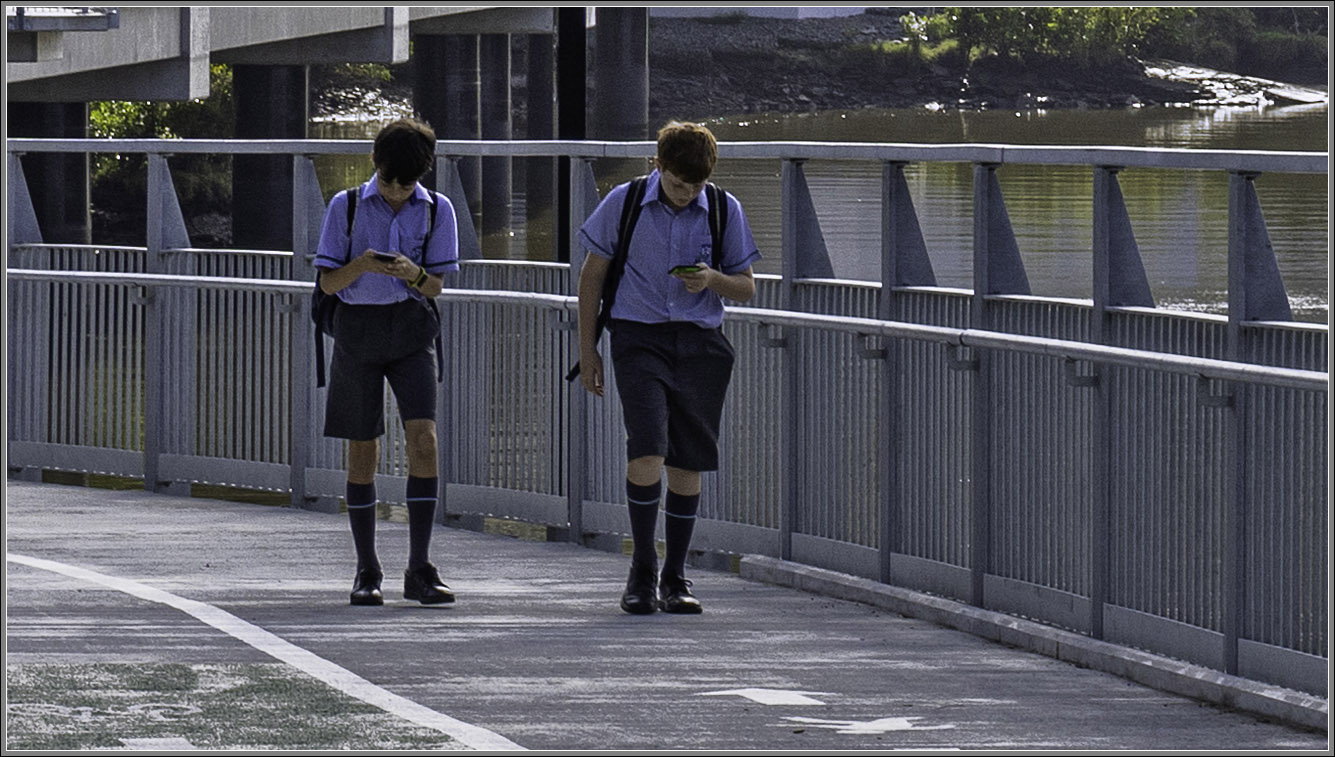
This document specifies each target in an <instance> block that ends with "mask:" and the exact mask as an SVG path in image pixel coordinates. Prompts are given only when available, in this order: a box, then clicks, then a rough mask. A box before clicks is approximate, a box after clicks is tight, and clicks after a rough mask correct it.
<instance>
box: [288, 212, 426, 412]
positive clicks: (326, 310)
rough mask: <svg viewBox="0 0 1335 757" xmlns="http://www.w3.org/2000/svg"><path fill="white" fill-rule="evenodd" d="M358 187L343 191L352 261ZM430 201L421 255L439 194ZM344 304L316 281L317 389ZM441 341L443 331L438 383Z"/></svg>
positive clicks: (313, 316)
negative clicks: (340, 306) (327, 342)
mask: <svg viewBox="0 0 1335 757" xmlns="http://www.w3.org/2000/svg"><path fill="white" fill-rule="evenodd" d="M358 189H359V187H352V188H350V189H345V190H343V194H344V196H346V197H347V199H348V258H349V259H351V258H352V222H353V220H354V219H356V217H357V190H358ZM429 194H430V196H431V199H430V200H428V202H427V204H428V205H429V210H428V219H427V225H426V236H424V237H422V254H423V255H425V254H426V246H427V243H428V242H430V241H431V232H432V231H435V229H436V193H435V192H430V193H429ZM340 302H342V300H340V299H339V298H338V295H336V294H325V292H324V290H323V289H321V288H320V279H319V277H318V276H317V277H316V279H315V291H314V292H312V293H311V320H312V321H314V323H315V385H316V386H324V385H325V377H324V335H325V334H333V333H334V313H335V312H336V311H337V310H338V304H339V303H340ZM427 303H428V304H430V305H431V310H432V311H433V312H435V314H436V322H437V323H439V322H440V308H439V307H437V306H436V301H435V300H434V299H428V300H427ZM442 347H443V344H442V339H441V334H440V331H437V332H436V368H437V370H436V380H437V381H444V380H445V356H444V351H443V349H442Z"/></svg>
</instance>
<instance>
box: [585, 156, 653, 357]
mask: <svg viewBox="0 0 1335 757" xmlns="http://www.w3.org/2000/svg"><path fill="white" fill-rule="evenodd" d="M648 186H649V177H648V176H637V177H636V178H634V179H632V180H631V182H630V186H629V187H627V189H626V197H625V199H624V200H623V201H622V204H621V223H620V224H619V225H618V226H617V238H616V241H614V242H613V243H612V261H611V264H610V265H609V266H608V268H607V276H606V278H604V279H603V292H602V302H601V305H600V307H599V310H598V318H597V320H595V321H594V327H593V330H594V339H595V340H596V339H597V338H598V337H600V336H602V333H603V329H605V328H606V327H607V322H608V321H609V320H611V318H612V305H613V304H615V303H616V297H617V287H619V286H620V285H621V275H622V274H623V273H624V272H625V270H626V258H627V257H628V256H629V255H630V237H631V235H632V234H633V233H634V232H635V224H636V223H637V222H639V220H640V211H641V210H643V209H644V193H645V188H646V187H648ZM578 375H579V363H578V362H576V363H575V365H574V367H572V368H571V369H570V373H567V374H566V381H574V380H575V377H576V376H578Z"/></svg>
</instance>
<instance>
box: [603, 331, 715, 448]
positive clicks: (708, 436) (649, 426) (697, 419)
mask: <svg viewBox="0 0 1335 757" xmlns="http://www.w3.org/2000/svg"><path fill="white" fill-rule="evenodd" d="M609 328H610V329H611V332H612V338H611V340H612V369H613V371H614V373H615V375H616V382H617V393H618V394H619V395H620V397H621V409H622V413H623V415H624V417H625V425H626V458H627V459H628V460H634V459H635V458H638V457H646V456H656V457H662V458H664V464H666V465H669V466H672V467H673V468H680V469H681V470H688V471H712V470H718V430H719V420H720V419H721V418H722V417H723V400H724V397H725V396H726V395H727V393H728V383H729V382H730V381H731V380H732V364H733V360H734V357H735V354H734V352H733V349H732V345H731V344H730V343H729V342H728V339H727V337H725V336H724V335H723V330H722V329H706V328H702V327H700V326H696V325H695V324H693V323H682V322H673V323H639V322H636V321H621V320H617V321H612V323H611V325H610V327H609Z"/></svg>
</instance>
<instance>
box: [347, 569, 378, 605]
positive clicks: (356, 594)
mask: <svg viewBox="0 0 1335 757" xmlns="http://www.w3.org/2000/svg"><path fill="white" fill-rule="evenodd" d="M384 578H385V576H384V574H383V573H381V572H380V571H378V570H375V569H370V570H359V571H357V578H355V579H354V580H353V582H352V598H351V604H354V605H383V604H384V603H385V598H384V597H383V596H382V595H381V594H380V582H381V581H382V580H384Z"/></svg>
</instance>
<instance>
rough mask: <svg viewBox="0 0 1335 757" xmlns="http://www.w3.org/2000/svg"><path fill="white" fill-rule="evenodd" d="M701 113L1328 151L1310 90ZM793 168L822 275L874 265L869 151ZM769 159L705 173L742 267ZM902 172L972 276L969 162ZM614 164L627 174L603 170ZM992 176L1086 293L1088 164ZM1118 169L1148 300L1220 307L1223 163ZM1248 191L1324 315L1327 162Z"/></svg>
mask: <svg viewBox="0 0 1335 757" xmlns="http://www.w3.org/2000/svg"><path fill="white" fill-rule="evenodd" d="M708 123H709V126H710V128H711V129H712V130H713V131H714V133H715V135H716V136H717V137H718V138H719V139H720V140H721V141H730V140H731V141H764V140H784V141H788V140H792V141H831V142H922V143H959V142H972V143H993V144H996V143H1004V144H1026V145H1105V146H1130V147H1189V148H1208V149H1245V150H1294V151H1317V152H1327V151H1328V150H1329V139H1328V130H1329V121H1328V115H1327V105H1325V104H1321V105H1316V106H1312V105H1306V106H1291V107H1266V108H1257V107H1247V108H1227V107H1208V108H1200V107H1197V108H1137V109H1132V108H1128V109H1123V110H1083V111H1082V110H1054V111H1028V112H1015V111H983V112H948V111H931V110H926V109H913V110H877V109H867V110H857V111H846V112H841V111H827V112H820V113H812V114H798V115H794V114H785V115H746V116H740V117H731V118H720V119H715V120H712V121H709V122H708ZM321 127H322V128H321V129H319V131H320V132H321V133H322V135H324V136H330V137H333V136H336V135H342V136H348V137H357V138H364V137H365V136H367V135H366V133H365V131H364V130H359V129H354V130H351V131H347V130H344V129H338V130H333V131H331V129H330V125H329V124H322V125H321ZM804 168H805V172H806V176H807V182H808V185H809V187H810V189H811V194H812V199H813V202H814V203H815V206H816V210H817V214H818V215H819V217H820V221H821V228H822V231H823V234H824V237H825V242H826V247H827V249H828V250H829V253H830V258H831V261H832V264H833V267H834V272H835V275H836V277H838V278H847V279H857V280H866V281H876V280H879V277H880V231H879V225H880V213H881V209H880V181H881V167H880V165H879V164H878V163H874V162H871V163H862V162H849V161H814V160H813V161H809V162H807V163H806V165H805V166H804ZM358 170H360V169H358ZM779 171H780V165H779V162H778V161H762V160H731V161H730V160H726V159H725V160H723V161H721V162H720V164H719V167H718V169H717V170H716V172H715V176H714V178H715V180H716V181H717V182H718V183H719V184H720V185H722V186H724V187H726V188H727V189H728V190H730V191H731V192H733V193H734V194H736V195H737V196H738V198H739V199H741V201H742V203H743V205H744V207H745V209H746V213H747V217H748V219H749V220H750V222H751V226H752V229H753V230H754V231H755V235H756V241H757V242H758V244H759V246H760V249H761V252H762V254H763V255H764V256H765V257H764V259H763V260H762V261H761V262H760V263H759V264H758V265H757V267H756V270H757V271H758V272H761V273H778V272H779V270H780V260H779V249H780V239H779V229H780V227H781V224H780V217H779V216H780V209H779V202H780V194H781V193H780V191H779V189H780V184H779ZM905 173H906V176H907V179H908V185H909V190H910V193H911V194H912V197H913V202H914V207H915V209H916V210H917V214H918V219H919V223H920V225H921V227H922V231H923V237H924V239H925V241H926V243H927V250H928V255H929V257H930V259H931V261H932V266H933V269H934V271H935V273H936V278H937V283H938V284H939V285H941V286H947V287H960V288H972V262H971V248H972V244H973V210H972V201H973V186H972V181H973V169H972V166H971V165H969V164H910V165H909V166H907V167H906V169H905ZM345 175H346V174H345ZM626 178H629V174H627V176H625V177H620V178H619V180H625V179H626ZM998 178H999V180H1000V183H1001V188H1002V193H1003V195H1004V197H1005V201H1006V206H1007V209H1008V210H1009V212H1010V217H1011V224H1012V226H1013V228H1014V230H1015V235H1016V242H1017V244H1018V246H1019V249H1020V253H1021V257H1022V258H1023V260H1024V263H1025V266H1026V269H1027V273H1028V276H1029V282H1030V286H1031V288H1032V291H1033V293H1034V294H1036V295H1045V296H1053V297H1078V298H1089V297H1090V296H1091V289H1092V284H1091V268H1092V262H1091V253H1090V249H1091V247H1092V235H1093V229H1092V221H1091V211H1092V207H1091V206H1092V196H1093V176H1092V170H1091V169H1089V168H1086V167H1076V166H1021V165H1005V166H1002V167H1001V168H1000V169H999V170H998ZM1119 179H1120V182H1121V187H1122V194H1123V196H1124V198H1125V201H1126V206H1127V212H1128V213H1129V215H1130V218H1131V223H1132V227H1133V230H1134V233H1135V235H1136V241H1137V243H1138V245H1139V247H1140V251H1141V256H1142V259H1143V260H1144V264H1145V269H1146V273H1147V274H1148V276H1149V280H1150V288H1151V291H1152V293H1153V295H1154V298H1155V301H1156V303H1157V304H1158V305H1159V306H1161V307H1169V308H1176V309H1183V310H1191V311H1197V312H1207V313H1224V312H1226V303H1227V291H1226V289H1227V280H1228V266H1227V258H1228V223H1227V219H1228V174H1227V173H1226V172H1220V171H1169V170H1159V169H1128V170H1126V171H1124V172H1122V173H1121V174H1119ZM614 180H618V179H616V178H615V177H612V178H608V179H607V181H608V182H611V181H614ZM342 181H343V180H342V179H338V180H336V182H342ZM341 185H342V184H341V183H336V186H341ZM601 188H602V189H603V190H604V191H605V190H606V186H603V187H601ZM1256 190H1257V195H1258V197H1259V199H1260V203H1261V207H1262V209H1263V211H1264V213H1265V218H1266V224H1267V227H1268V230H1269V234H1270V239H1271V243H1272V245H1273V246H1274V249H1275V253H1276V257H1277V259H1278V262H1279V269H1280V273H1281V275H1282V276H1283V278H1284V282H1285V285H1286V288H1287V289H1288V293H1289V298H1290V302H1291V304H1292V306H1293V311H1294V317H1295V318H1296V319H1297V320H1301V321H1311V322H1320V323H1327V322H1328V318H1329V294H1330V287H1329V275H1330V264H1329V261H1330V255H1329V252H1330V234H1329V218H1330V212H1329V210H1330V209H1329V176H1328V175H1325V174H1323V175H1299V174H1262V175H1261V176H1259V177H1258V178H1257V179H1256ZM491 249H492V250H494V249H495V248H494V247H492V248H491ZM510 249H511V250H512V251H514V252H513V253H512V254H511V255H510V256H511V257H525V256H526V255H527V254H528V253H525V252H524V250H525V249H526V248H525V245H524V244H523V231H522V229H520V230H519V231H518V234H517V235H516V236H515V238H514V244H512V245H511V247H510ZM488 254H489V255H492V254H494V252H489V253H488ZM501 254H502V255H504V254H505V253H504V252H502V253H501Z"/></svg>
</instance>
